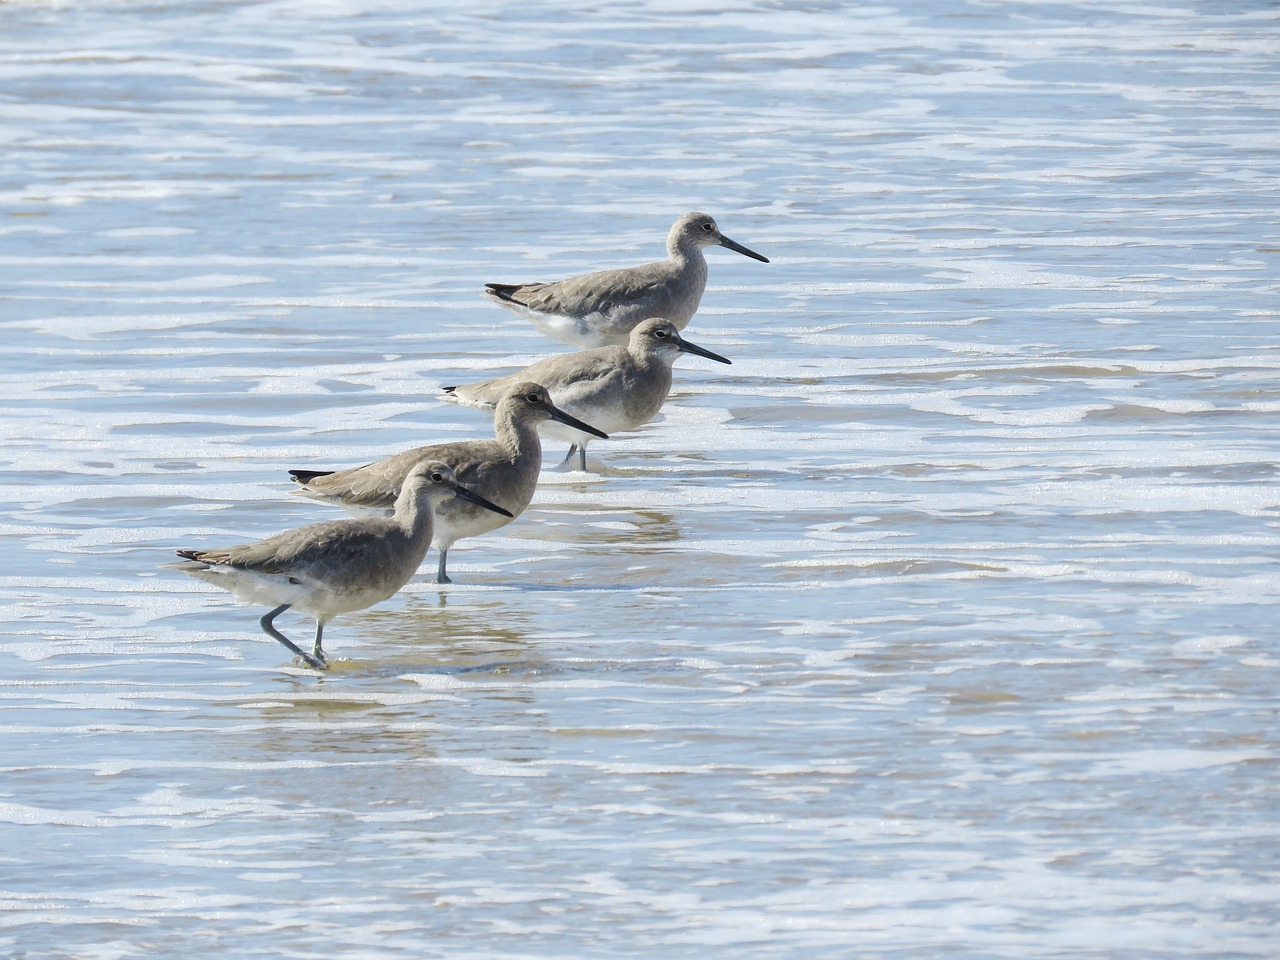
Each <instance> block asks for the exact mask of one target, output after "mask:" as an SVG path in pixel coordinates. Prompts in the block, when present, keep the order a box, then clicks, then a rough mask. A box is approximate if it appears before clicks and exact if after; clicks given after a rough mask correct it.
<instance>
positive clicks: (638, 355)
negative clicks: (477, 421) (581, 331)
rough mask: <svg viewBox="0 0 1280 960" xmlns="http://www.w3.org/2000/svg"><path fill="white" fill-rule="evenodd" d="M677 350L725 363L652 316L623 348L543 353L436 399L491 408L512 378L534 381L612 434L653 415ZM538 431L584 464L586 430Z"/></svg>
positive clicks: (553, 425) (662, 397)
mask: <svg viewBox="0 0 1280 960" xmlns="http://www.w3.org/2000/svg"><path fill="white" fill-rule="evenodd" d="M682 353H692V354H696V355H697V356H700V357H707V358H709V359H711V360H716V361H719V362H720V363H729V362H730V361H728V360H726V359H725V358H724V357H722V356H720V355H719V354H718V353H712V352H711V351H710V350H706V349H704V348H702V347H700V346H698V345H697V344H693V343H690V342H689V341H688V340H686V339H684V338H683V337H682V336H680V331H679V330H677V329H676V326H675V324H674V323H672V322H671V321H670V320H663V319H661V318H653V319H650V320H645V321H644V322H643V323H640V324H638V325H637V326H636V327H635V328H634V329H633V330H632V331H631V337H630V339H629V340H628V342H627V345H626V346H625V347H617V346H613V347H595V348H593V349H591V350H580V351H579V352H577V353H565V354H559V355H557V356H554V357H547V358H546V359H545V360H539V361H538V362H537V363H535V364H533V365H532V366H530V367H525V369H523V370H521V371H520V372H519V373H514V374H512V375H511V376H509V377H499V378H498V379H496V380H483V381H480V382H479V383H465V384H461V385H459V386H455V387H445V388H444V393H443V395H442V396H441V397H440V399H441V400H447V401H448V402H450V403H457V404H461V405H462V406H467V407H478V408H479V409H481V410H492V409H493V408H494V405H495V404H496V403H497V402H498V401H499V399H500V398H501V397H502V396H503V395H504V394H505V393H506V392H507V391H508V390H510V389H511V384H512V383H513V382H519V381H521V380H536V381H537V382H538V383H541V384H543V385H544V386H545V387H546V388H547V392H548V393H549V394H550V395H551V399H552V400H554V401H555V403H556V405H557V406H558V407H560V408H561V409H562V410H567V411H569V412H570V413H573V414H574V415H576V416H580V417H582V418H584V419H586V420H590V421H591V422H592V423H596V424H600V425H601V427H602V429H604V430H605V431H607V432H608V433H616V432H617V431H619V430H631V429H634V428H635V427H638V426H640V425H641V424H642V423H648V422H649V421H650V420H652V419H653V418H654V417H655V416H657V414H658V411H659V410H661V409H662V404H663V402H664V401H665V400H666V399H667V394H668V393H670V392H671V365H672V364H673V363H675V361H676V358H677V357H679V356H680V354H682ZM542 432H543V433H545V434H547V435H548V436H552V437H555V438H557V439H560V440H567V441H568V442H569V443H570V444H571V446H570V447H569V453H568V455H567V456H566V457H565V461H564V462H565V463H566V464H567V463H569V462H570V461H571V460H572V459H573V456H574V452H575V451H577V454H578V464H579V467H580V468H581V469H582V470H586V469H587V442H588V441H589V440H590V439H591V435H590V434H587V433H584V432H582V431H581V430H576V429H574V428H573V427H572V426H562V425H560V424H556V423H547V424H545V425H544V426H543V427H542Z"/></svg>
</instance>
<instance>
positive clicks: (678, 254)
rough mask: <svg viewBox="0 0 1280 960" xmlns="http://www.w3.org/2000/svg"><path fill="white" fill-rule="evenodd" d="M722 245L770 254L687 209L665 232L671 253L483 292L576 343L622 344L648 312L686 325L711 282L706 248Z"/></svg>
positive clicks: (496, 285) (679, 326)
mask: <svg viewBox="0 0 1280 960" xmlns="http://www.w3.org/2000/svg"><path fill="white" fill-rule="evenodd" d="M717 245H719V246H721V247H728V248H729V249H730V250H736V251H737V252H738V253H741V254H743V255H744V256H748V257H754V258H755V259H756V260H759V261H761V262H762V263H768V262H769V259H768V258H767V257H762V256H761V255H760V254H758V253H756V252H755V251H754V250H748V249H747V248H746V247H744V246H742V244H740V243H735V242H734V241H733V240H730V239H729V238H728V237H726V236H725V235H724V234H722V233H721V232H720V228H719V227H718V226H716V222H715V220H713V219H712V218H711V217H709V216H707V215H706V214H705V213H686V214H685V215H684V216H683V217H681V218H680V219H679V220H677V221H676V222H675V224H673V225H672V227H671V232H670V233H669V234H668V235H667V259H666V260H662V261H660V262H658V263H645V264H641V265H640V266H638V267H625V268H623V269H621V270H602V271H600V272H599V273H584V274H582V275H581V276H577V277H570V278H569V279H567V280H559V281H556V282H554V283H486V284H485V291H484V294H485V296H486V297H488V298H489V299H490V300H492V301H494V302H495V303H499V304H501V305H502V306H504V307H506V308H507V309H508V310H513V311H515V312H516V313H518V314H519V315H520V316H522V317H525V318H526V319H528V320H530V321H532V323H533V325H534V326H535V327H537V328H538V330H540V331H541V332H542V333H545V334H546V335H547V336H549V337H555V338H556V339H557V340H560V341H562V342H564V343H567V344H569V345H571V346H574V347H578V348H580V349H581V348H590V347H603V346H610V345H618V346H624V345H625V344H626V343H627V335H628V334H629V333H630V332H631V328H632V327H634V326H635V325H636V324H637V323H639V322H640V321H641V320H647V319H649V318H650V317H662V318H664V319H666V320H670V321H671V322H672V323H674V324H675V325H676V329H677V330H683V329H684V328H685V327H687V326H688V325H689V319H690V318H691V317H692V316H693V315H694V313H696V312H697V309H698V301H699V300H701V299H702V291H703V290H704V289H705V288H706V286H707V261H706V260H705V259H704V258H703V256H702V251H703V249H704V248H705V247H714V246H717Z"/></svg>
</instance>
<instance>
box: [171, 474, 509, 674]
mask: <svg viewBox="0 0 1280 960" xmlns="http://www.w3.org/2000/svg"><path fill="white" fill-rule="evenodd" d="M454 498H460V499H463V500H467V501H469V502H471V503H473V504H476V505H477V506H478V507H480V508H483V509H485V510H489V511H493V512H495V513H497V514H501V515H505V516H507V517H510V516H511V514H509V513H507V511H506V510H504V509H503V508H502V507H499V506H497V505H496V504H493V503H490V502H489V501H488V500H486V499H485V498H484V497H481V496H479V495H477V494H475V493H473V492H472V491H470V490H468V489H466V488H465V487H464V486H462V485H461V484H460V483H458V480H457V478H456V477H455V476H454V473H453V471H452V470H451V469H450V468H449V467H448V466H446V465H445V464H443V463H440V462H437V461H424V462H421V463H419V464H417V465H416V466H415V467H414V468H413V470H411V471H410V472H409V475H408V476H407V477H405V482H404V484H403V486H402V487H401V490H400V495H399V497H397V498H396V501H395V507H394V512H393V513H392V515H391V516H390V517H376V518H367V519H362V520H356V519H346V520H330V521H329V522H328V523H317V524H313V525H311V526H309V527H299V528H298V529H296V530H286V531H285V532H284V533H279V534H276V535H275V536H274V537H268V538H267V539H266V540H259V541H257V542H256V543H242V544H240V545H238V546H234V547H225V548H223V549H220V550H179V551H178V556H180V557H182V558H183V562H181V563H171V564H166V566H167V567H168V568H169V569H172V570H180V571H182V572H183V573H185V574H188V575H189V576H192V577H195V578H196V579H197V580H204V581H205V582H206V583H212V584H213V585H214V586H218V587H222V588H223V589H224V590H229V591H230V592H231V593H232V594H233V595H234V596H235V597H236V598H237V599H239V600H244V601H246V602H247V603H260V604H266V605H267V606H271V607H274V609H273V610H271V611H270V612H269V613H267V614H266V615H265V616H263V618H262V619H261V620H260V621H259V623H260V624H261V625H262V629H263V630H264V631H266V633H267V634H268V635H269V636H271V637H273V638H275V639H276V640H279V641H280V642H281V643H282V644H284V645H285V646H286V647H288V648H289V649H290V650H292V651H293V652H294V653H295V654H297V655H298V656H299V657H301V658H302V659H303V661H305V662H306V663H307V665H308V666H311V667H314V668H315V669H317V670H325V669H328V665H327V664H326V662H325V658H324V650H323V649H322V648H321V638H322V637H323V635H324V625H325V624H326V623H327V622H328V621H329V620H330V619H332V618H333V617H335V616H337V615H338V614H340V613H350V612H352V611H353V610H363V609H364V608H365V607H370V606H373V604H375V603H379V602H380V601H382V600H386V599H387V598H388V597H390V596H392V595H393V594H395V592H396V591H397V590H399V589H400V588H401V587H402V586H404V585H405V584H406V583H408V582H409V580H410V578H411V577H412V576H413V574H414V572H415V571H416V570H417V569H418V565H419V564H421V563H422V558H423V557H424V556H425V555H426V552H427V549H428V548H429V547H430V545H431V533H432V508H433V507H435V506H439V505H440V504H442V503H445V502H448V500H452V499H454ZM290 607H297V608H298V609H299V610H301V611H303V612H304V613H309V614H311V615H312V616H313V617H315V618H316V637H315V642H314V644H313V645H312V648H311V653H306V652H305V651H304V650H302V649H301V648H300V647H298V645H297V644H295V643H294V642H293V641H292V640H290V639H289V638H288V637H286V636H285V635H284V634H283V633H281V632H280V631H279V630H277V629H276V628H275V624H274V621H275V618H276V617H277V616H279V615H280V614H282V613H284V612H285V611H286V610H288V609H289V608H290Z"/></svg>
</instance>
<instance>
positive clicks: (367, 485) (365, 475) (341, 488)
mask: <svg viewBox="0 0 1280 960" xmlns="http://www.w3.org/2000/svg"><path fill="white" fill-rule="evenodd" d="M548 420H557V421H559V422H560V423H563V424H565V425H567V426H570V427H573V428H574V429H575V430H580V431H582V432H583V434H584V435H589V436H593V437H604V438H607V437H608V434H606V433H603V432H601V431H600V430H597V429H596V428H595V427H593V426H591V425H590V424H587V423H583V422H582V421H581V420H579V419H577V418H576V417H574V416H571V415H570V414H568V413H566V412H565V411H563V410H561V409H559V408H558V407H557V406H556V405H555V404H554V403H552V402H551V397H550V395H549V394H548V393H547V391H546V389H545V388H544V387H542V386H541V385H539V384H538V383H532V382H528V381H519V382H515V383H513V384H510V385H509V388H508V389H507V391H506V392H505V394H504V395H503V396H502V397H501V398H499V399H498V401H497V403H496V407H495V409H494V417H493V426H494V434H495V437H494V439H493V440H461V441H457V442H455V443H438V444H435V445H434V446H430V447H415V448H414V449H412V450H405V451H404V452H402V453H397V454H395V455H394V456H391V457H385V458H384V459H382V460H378V461H376V462H374V463H366V464H365V465H364V466H362V467H353V468H351V469H350V470H339V471H320V470H290V471H289V473H290V475H292V477H293V479H294V480H295V481H296V482H297V483H299V484H301V487H300V489H297V490H294V491H293V492H294V493H296V494H298V495H299V496H303V497H309V498H310V499H312V500H319V501H321V502H322V503H332V504H335V505H337V506H340V507H343V508H344V509H345V510H347V511H348V512H349V513H353V514H355V515H356V516H368V515H369V514H373V515H374V516H378V515H385V513H386V511H387V509H388V508H389V507H391V506H392V505H393V504H395V503H396V497H397V496H398V495H399V493H400V488H401V484H402V483H403V482H404V479H405V477H407V476H408V475H409V471H411V470H412V469H413V468H414V466H415V465H416V464H418V463H420V462H422V461H423V460H441V461H443V462H445V463H447V464H449V465H450V466H451V467H453V470H454V473H456V474H457V476H458V481H459V482H460V483H462V484H465V485H466V486H467V487H468V488H470V489H472V490H475V491H476V492H477V493H479V494H480V495H481V496H483V497H487V498H488V499H490V500H492V501H493V502H494V503H498V504H501V505H502V506H503V507H504V508H505V509H504V510H503V511H502V516H495V515H494V514H493V513H492V512H490V511H486V510H481V509H478V508H477V507H474V506H472V505H470V504H466V503H463V502H461V501H457V500H447V501H444V502H443V503H440V504H439V505H438V506H437V507H436V517H435V533H434V535H433V538H432V541H431V543H432V546H434V547H435V548H436V549H437V550H439V551H440V562H439V565H438V566H437V568H436V583H452V582H453V581H451V580H450V579H449V576H448V574H447V573H446V572H445V567H446V564H447V563H448V558H449V548H450V547H451V546H453V544H454V543H455V542H456V541H458V540H461V539H463V538H464V537H474V536H478V535H479V534H482V533H488V532H489V531H490V530H496V529H497V528H498V527H501V526H503V525H504V524H507V523H510V522H511V520H512V519H514V518H515V517H518V516H519V515H520V514H521V513H523V512H524V508H525V507H527V506H528V505H529V501H530V500H532V499H533V491H534V488H535V487H536V486H537V485H538V472H539V471H540V470H541V469H542V441H541V439H540V438H539V437H538V424H540V423H544V422H546V421H548Z"/></svg>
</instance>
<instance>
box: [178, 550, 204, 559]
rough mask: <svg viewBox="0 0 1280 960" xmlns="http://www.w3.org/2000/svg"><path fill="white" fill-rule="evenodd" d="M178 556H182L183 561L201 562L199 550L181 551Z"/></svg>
mask: <svg viewBox="0 0 1280 960" xmlns="http://www.w3.org/2000/svg"><path fill="white" fill-rule="evenodd" d="M178 556H180V557H181V558H182V559H183V560H199V559H200V551H199V550H179V551H178Z"/></svg>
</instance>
